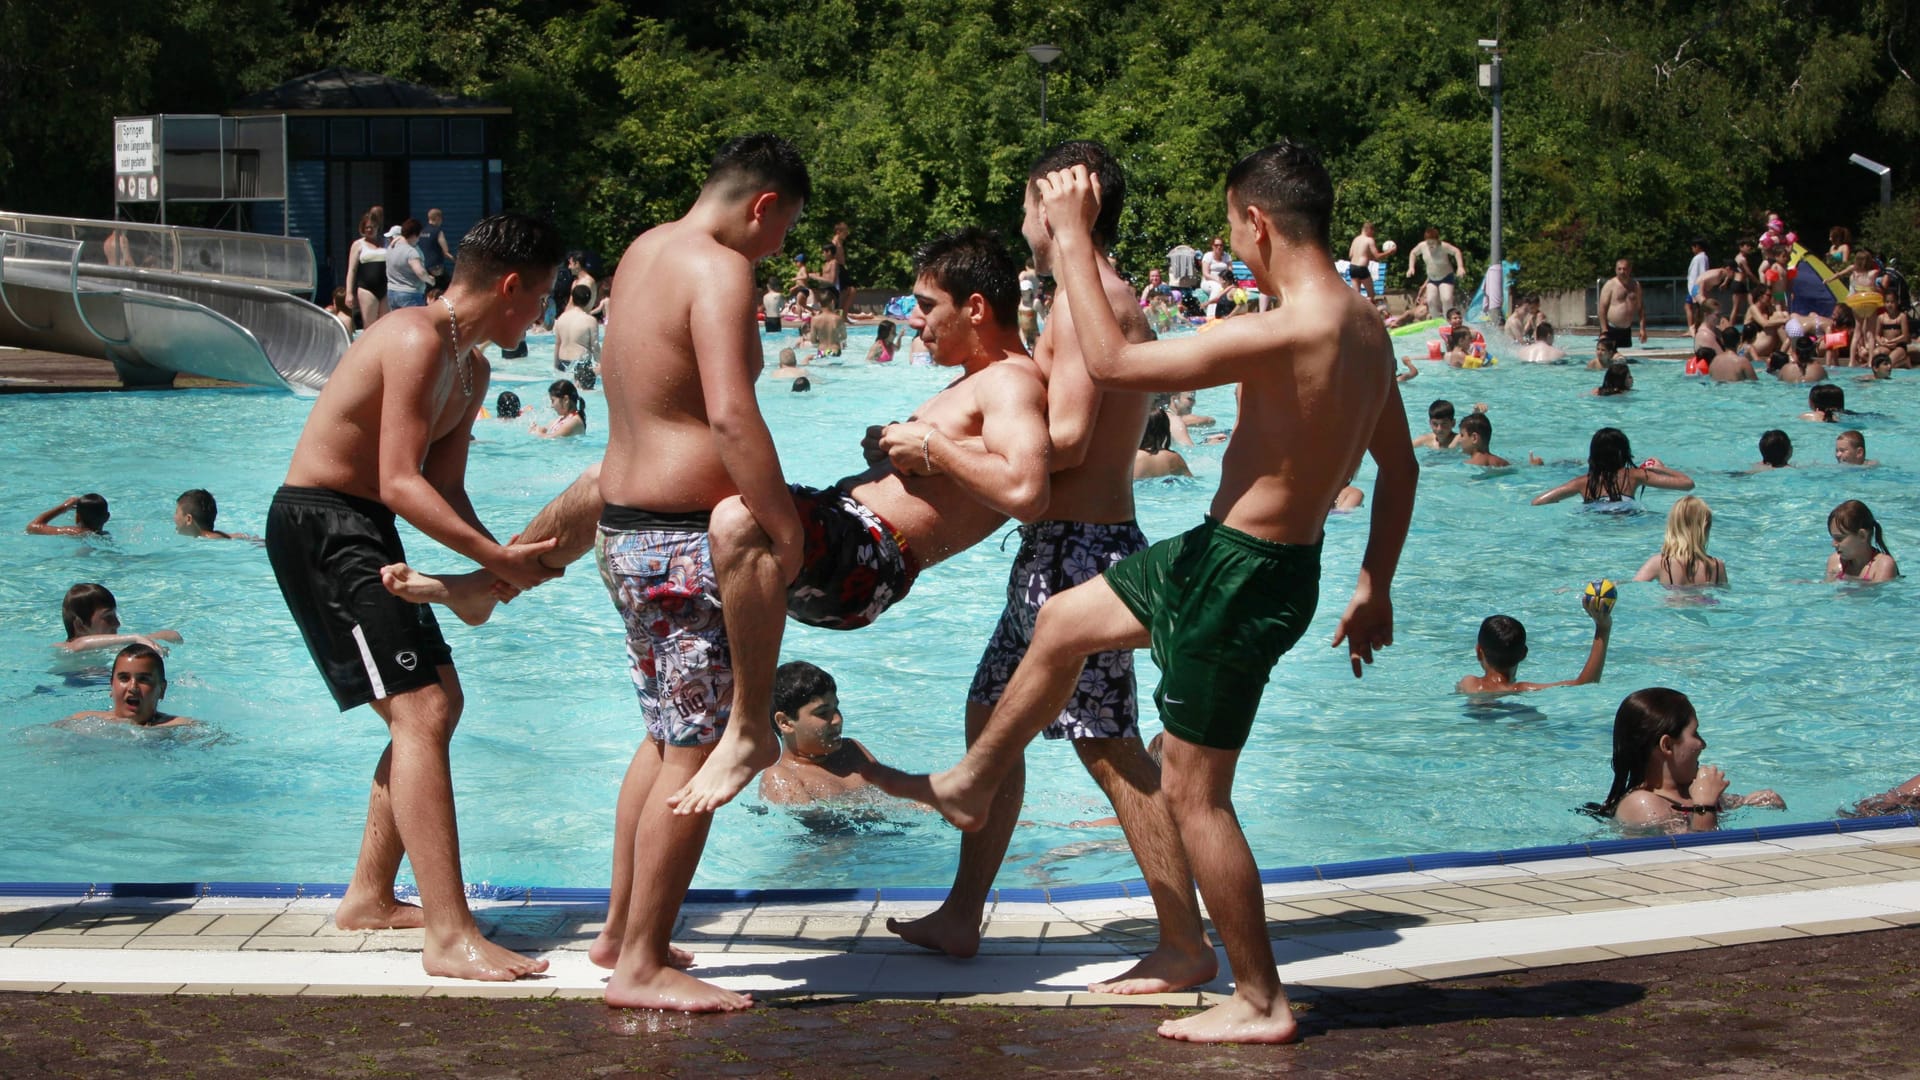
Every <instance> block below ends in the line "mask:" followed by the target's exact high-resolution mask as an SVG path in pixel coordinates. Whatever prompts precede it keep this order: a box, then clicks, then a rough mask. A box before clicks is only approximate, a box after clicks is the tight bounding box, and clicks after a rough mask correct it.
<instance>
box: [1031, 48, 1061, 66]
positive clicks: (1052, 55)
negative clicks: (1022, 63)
mask: <svg viewBox="0 0 1920 1080" xmlns="http://www.w3.org/2000/svg"><path fill="white" fill-rule="evenodd" d="M1027 55H1028V56H1030V57H1032V58H1033V62H1034V63H1036V64H1039V65H1040V66H1041V67H1046V66H1047V65H1048V64H1051V63H1053V62H1054V61H1055V60H1058V59H1060V46H1058V45H1029V46H1027Z"/></svg>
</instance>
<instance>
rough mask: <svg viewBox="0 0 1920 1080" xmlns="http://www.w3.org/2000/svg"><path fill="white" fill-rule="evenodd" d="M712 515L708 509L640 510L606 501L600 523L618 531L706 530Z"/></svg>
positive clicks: (601, 512)
mask: <svg viewBox="0 0 1920 1080" xmlns="http://www.w3.org/2000/svg"><path fill="white" fill-rule="evenodd" d="M712 517H713V512H712V511H710V510H641V509H638V508H637V507H632V506H618V505H615V504H614V503H608V504H607V505H606V508H605V509H603V510H601V511H600V524H602V525H604V526H606V527H607V528H609V529H614V530H617V531H619V532H638V531H642V530H651V531H655V532H706V531H707V528H708V523H709V521H710V520H711V519H712Z"/></svg>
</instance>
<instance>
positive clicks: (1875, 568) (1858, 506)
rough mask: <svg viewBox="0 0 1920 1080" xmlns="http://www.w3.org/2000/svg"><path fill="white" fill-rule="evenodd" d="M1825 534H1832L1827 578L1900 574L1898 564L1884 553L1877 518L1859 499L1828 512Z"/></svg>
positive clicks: (1875, 578)
mask: <svg viewBox="0 0 1920 1080" xmlns="http://www.w3.org/2000/svg"><path fill="white" fill-rule="evenodd" d="M1827 535H1828V536H1830V537H1832V538H1833V554H1832V555H1831V556H1829V557H1828V558H1827V580H1828V581H1892V580H1893V579H1894V578H1897V577H1899V576H1900V566H1899V564H1897V563H1895V562H1894V561H1893V556H1892V555H1890V554H1888V553H1887V538H1886V537H1885V536H1884V535H1883V534H1882V533H1881V531H1880V522H1879V521H1877V520H1875V519H1874V516H1873V511H1871V510H1869V509H1867V504H1866V503H1863V502H1861V501H1860V500H1859V499H1848V500H1847V501H1846V502H1843V503H1841V504H1840V505H1839V506H1836V507H1834V508H1833V512H1832V513H1830V514H1828V515H1827Z"/></svg>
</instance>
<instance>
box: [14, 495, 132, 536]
mask: <svg viewBox="0 0 1920 1080" xmlns="http://www.w3.org/2000/svg"><path fill="white" fill-rule="evenodd" d="M69 510H71V511H73V524H71V525H54V524H52V521H53V519H54V518H56V517H59V516H60V515H61V514H64V513H66V512H67V511H69ZM112 516H113V512H112V511H111V510H109V509H107V500H106V497H105V496H103V495H97V494H94V493H93V492H88V493H87V494H85V495H75V496H73V497H72V498H70V499H67V500H66V501H65V502H62V503H61V504H60V505H59V506H56V507H54V508H53V509H51V510H45V511H42V512H41V513H40V515H39V516H38V517H35V518H34V519H33V520H32V521H29V522H27V535H28V536H105V535H106V533H107V519H108V518H110V517H112Z"/></svg>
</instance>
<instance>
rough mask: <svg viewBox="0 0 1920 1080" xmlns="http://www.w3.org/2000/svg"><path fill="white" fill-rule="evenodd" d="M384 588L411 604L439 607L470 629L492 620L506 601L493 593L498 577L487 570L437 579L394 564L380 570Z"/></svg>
mask: <svg viewBox="0 0 1920 1080" xmlns="http://www.w3.org/2000/svg"><path fill="white" fill-rule="evenodd" d="M380 584H382V585H384V586H386V587H387V591H388V592H390V593H392V594H393V595H395V596H397V597H399V598H400V599H402V600H406V601H408V602H410V603H415V604H439V605H440V606H441V607H444V608H446V609H447V610H448V611H451V612H453V613H454V614H455V615H457V616H459V618H460V621H461V622H463V623H466V624H467V625H468V626H479V625H480V624H481V623H484V622H486V621H487V620H488V619H490V618H492V617H493V608H494V605H495V604H498V603H502V602H503V599H504V598H502V597H500V596H498V595H496V594H495V592H494V591H493V584H494V577H493V575H492V574H489V573H487V572H486V571H485V570H476V571H474V572H473V573H471V574H456V575H450V576H448V577H445V578H436V577H429V576H427V575H426V574H423V573H421V572H420V571H418V570H415V569H414V568H413V567H411V566H408V565H407V564H406V563H392V564H390V565H387V566H383V567H381V568H380Z"/></svg>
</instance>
